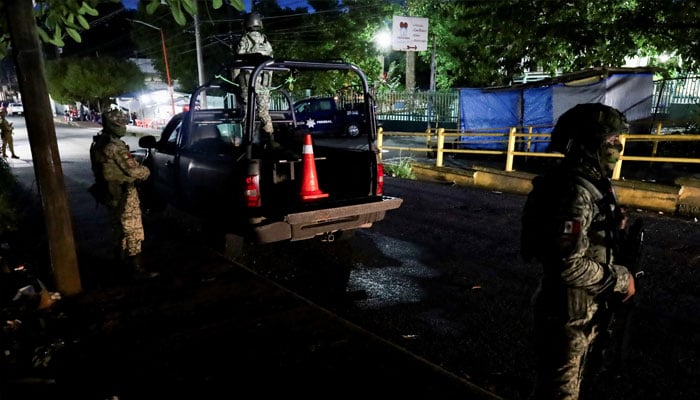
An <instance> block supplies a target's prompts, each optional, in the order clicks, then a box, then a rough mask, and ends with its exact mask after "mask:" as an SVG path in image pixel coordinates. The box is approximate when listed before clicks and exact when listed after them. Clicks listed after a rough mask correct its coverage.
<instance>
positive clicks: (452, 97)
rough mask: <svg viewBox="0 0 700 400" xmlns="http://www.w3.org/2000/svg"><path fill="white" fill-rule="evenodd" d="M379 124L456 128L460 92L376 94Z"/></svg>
mask: <svg viewBox="0 0 700 400" xmlns="http://www.w3.org/2000/svg"><path fill="white" fill-rule="evenodd" d="M374 98H375V101H376V103H377V118H378V119H379V120H380V121H382V120H383V121H412V122H425V123H428V122H432V123H433V125H435V126H439V125H445V124H453V125H456V124H457V123H458V122H459V92H458V91H456V90H454V91H450V92H421V91H414V92H391V93H376V94H375V95H374Z"/></svg>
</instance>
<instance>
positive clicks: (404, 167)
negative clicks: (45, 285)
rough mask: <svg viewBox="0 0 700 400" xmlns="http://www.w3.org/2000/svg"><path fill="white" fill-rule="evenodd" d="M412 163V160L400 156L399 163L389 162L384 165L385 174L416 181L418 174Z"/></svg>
mask: <svg viewBox="0 0 700 400" xmlns="http://www.w3.org/2000/svg"><path fill="white" fill-rule="evenodd" d="M412 161H413V160H411V159H410V158H407V157H400V156H399V159H398V161H397V162H389V161H387V162H385V163H384V173H385V174H386V175H389V176H393V177H397V178H403V179H416V174H415V172H413V167H412V166H411V162H412Z"/></svg>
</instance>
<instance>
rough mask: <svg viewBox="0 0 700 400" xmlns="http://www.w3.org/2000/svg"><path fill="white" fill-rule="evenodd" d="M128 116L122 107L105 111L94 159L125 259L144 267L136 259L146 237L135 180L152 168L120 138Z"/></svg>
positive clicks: (121, 253) (145, 176) (139, 179)
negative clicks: (133, 153)
mask: <svg viewBox="0 0 700 400" xmlns="http://www.w3.org/2000/svg"><path fill="white" fill-rule="evenodd" d="M127 123H128V117H127V116H126V115H125V114H123V113H122V112H121V111H119V110H113V111H110V112H106V113H104V114H102V125H103V129H102V133H101V135H100V136H99V138H98V139H97V141H96V143H95V147H94V149H93V151H94V154H93V155H94V160H95V162H96V163H97V165H98V166H99V167H98V168H96V171H99V172H97V173H101V176H102V178H104V180H105V181H106V182H107V184H108V187H109V192H110V194H111V201H110V202H109V203H108V204H107V205H108V206H109V208H110V210H111V211H112V230H113V233H114V235H115V237H116V240H117V243H118V245H119V252H120V256H121V257H122V258H125V259H127V260H130V261H132V262H134V263H135V264H136V265H134V267H135V268H137V269H139V268H140V266H139V265H138V263H137V262H136V260H135V258H136V257H138V256H139V255H140V254H141V242H143V240H144V232H143V225H142V223H141V207H140V204H139V197H138V192H137V190H136V186H135V182H137V181H143V180H145V179H147V178H148V176H149V174H150V171H149V170H148V168H146V167H144V166H142V165H140V164H139V163H138V162H137V161H136V160H135V159H134V157H133V156H132V155H131V153H130V152H129V146H128V145H127V144H126V143H124V141H122V140H121V139H120V138H121V137H122V136H124V134H125V133H126V124H127Z"/></svg>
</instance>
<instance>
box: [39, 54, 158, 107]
mask: <svg viewBox="0 0 700 400" xmlns="http://www.w3.org/2000/svg"><path fill="white" fill-rule="evenodd" d="M46 75H47V80H48V84H49V91H50V93H51V95H52V96H53V97H54V98H55V99H56V100H58V101H59V102H62V103H73V102H81V103H83V104H95V105H97V107H98V110H101V109H102V107H104V106H106V105H108V104H109V102H110V101H109V99H110V98H111V97H114V96H118V95H120V94H122V93H126V92H131V91H135V90H138V89H141V88H142V87H143V86H144V78H145V76H144V74H143V73H142V72H141V70H139V68H138V66H137V65H136V64H134V63H132V62H130V61H125V60H118V59H116V58H112V57H87V58H61V59H58V60H53V61H50V62H48V63H47V64H46Z"/></svg>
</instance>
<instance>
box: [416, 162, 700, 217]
mask: <svg viewBox="0 0 700 400" xmlns="http://www.w3.org/2000/svg"><path fill="white" fill-rule="evenodd" d="M412 168H413V172H414V173H415V174H416V177H418V178H419V179H420V178H422V179H428V180H436V181H442V182H452V183H454V184H456V185H461V186H471V187H476V188H480V189H490V190H496V191H500V192H506V193H513V194H519V195H527V194H528V193H530V191H531V190H532V179H533V178H534V177H535V176H536V174H532V173H527V172H519V171H514V172H506V171H501V170H496V169H492V168H488V167H479V166H473V167H472V168H471V169H466V170H464V169H459V168H452V167H435V166H432V165H425V164H413V165H412ZM675 184H676V185H661V184H653V183H647V182H641V181H632V180H624V181H614V182H613V186H614V187H615V191H616V193H617V197H618V199H619V201H620V204H623V205H626V206H628V207H634V208H640V209H644V210H648V211H657V212H662V213H671V214H674V215H679V216H687V217H699V216H700V179H696V178H692V177H683V178H678V179H677V180H676V181H675Z"/></svg>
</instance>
